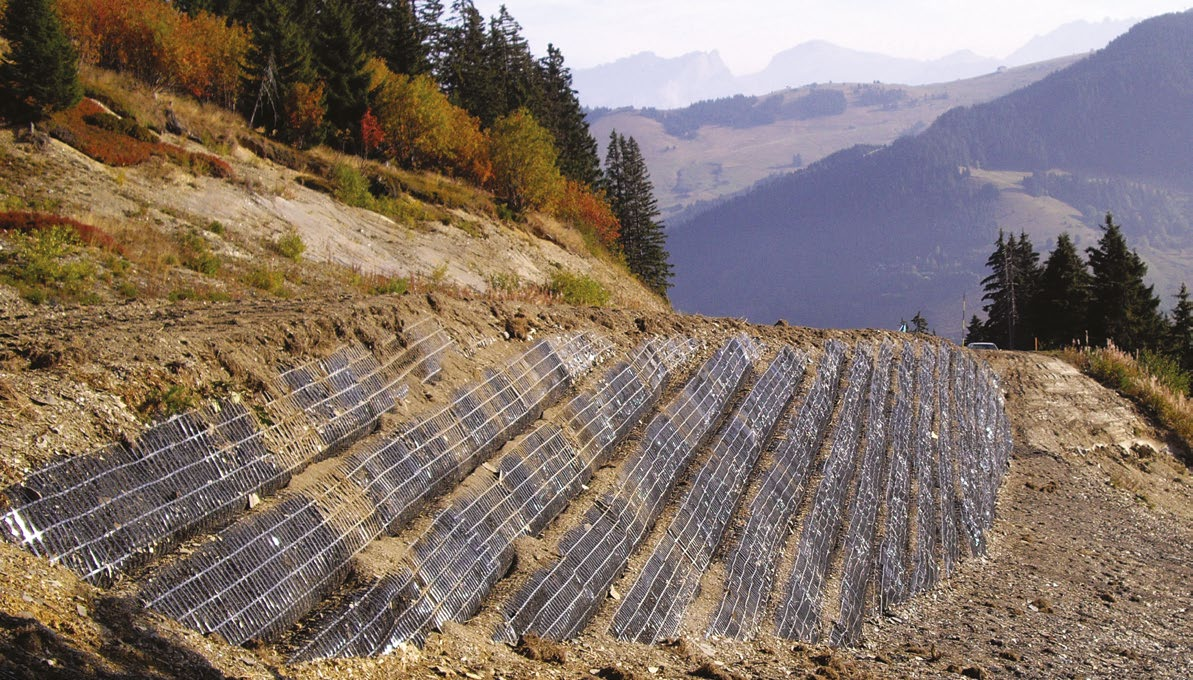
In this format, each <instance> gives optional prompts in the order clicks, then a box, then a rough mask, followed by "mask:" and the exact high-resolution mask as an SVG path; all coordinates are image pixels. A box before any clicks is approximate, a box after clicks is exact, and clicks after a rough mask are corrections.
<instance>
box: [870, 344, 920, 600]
mask: <svg viewBox="0 0 1193 680" xmlns="http://www.w3.org/2000/svg"><path fill="white" fill-rule="evenodd" d="M915 365H916V358H915V351H914V349H913V348H912V345H911V344H910V343H907V342H905V343H903V350H902V351H901V352H900V353H899V373H898V378H897V380H896V383H895V394H894V403H893V404H892V406H891V446H890V451H889V453H888V454H887V457H888V462H887V466H888V472H887V478H886V490H885V492H884V494H883V498H884V500H885V503H884V507H885V509H886V521H885V523H884V524H883V535H882V541H881V543H880V544H879V547H878V562H877V564H876V565H875V567H874V569H875V574H874V578H875V580H876V581H877V584H876V591H877V596H878V606H879V607H881V608H882V609H886V608H887V607H889V606H891V605H893V604H895V603H898V602H902V601H903V600H905V599H907V590H908V579H907V536H908V529H909V520H910V514H909V503H910V502H911V457H912V453H911V438H912V437H911V435H912V428H911V422H912V420H911V419H912V413H913V409H914V406H915V384H914V382H913V381H914V377H913V376H914V375H915V373H914V371H915Z"/></svg>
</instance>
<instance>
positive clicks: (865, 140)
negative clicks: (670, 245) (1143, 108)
mask: <svg viewBox="0 0 1193 680" xmlns="http://www.w3.org/2000/svg"><path fill="white" fill-rule="evenodd" d="M1079 58H1081V57H1065V58H1061V59H1056V60H1052V61H1048V62H1043V63H1038V64H1032V65H1028V66H1023V67H1020V68H1013V69H1007V70H1005V71H1000V72H998V73H991V74H989V75H985V76H981V77H978V78H971V79H968V80H959V81H955V82H948V83H939V84H936V85H922V86H906V85H899V84H889V83H888V84H882V85H877V84H872V83H871V84H849V83H846V84H825V83H820V84H818V85H815V86H804V87H799V88H795V89H790V90H783V91H780V92H777V93H773V94H771V95H763V96H759V97H751V98H744V100H745V101H741V102H738V101H732V100H731V101H732V106H733V108H734V112H733V114H732V115H733V116H734V117H735V118H730V119H729V120H725V116H716V117H713V116H708V115H707V113H705V111H706V110H710V109H711V110H715V109H716V108H717V107H716V106H715V105H716V104H718V102H711V103H705V104H703V105H702V104H696V105H693V106H691V107H689V108H686V109H676V110H670V111H643V110H635V109H630V110H622V109H618V110H615V111H611V112H607V113H602V112H598V113H599V114H601V115H596V114H593V115H590V121H591V128H592V133H593V136H594V137H596V138H597V140H599V141H600V142H601V143H602V145H603V144H604V143H605V140H607V139H608V138H609V133H610V132H611V131H612V130H617V131H618V132H620V133H621V134H625V135H631V136H633V137H634V138H635V139H636V140H637V141H638V143H639V145H640V146H641V147H642V152H643V155H644V156H645V158H646V162H647V165H648V166H649V168H650V172H651V178H652V180H653V181H654V184H655V193H656V195H657V198H658V199H659V206H660V207H661V208H662V210H663V212H664V214H665V216H667V217H670V218H676V217H678V216H679V215H680V213H681V212H682V211H683V210H684V209H685V208H690V207H692V206H694V205H697V204H699V203H701V202H708V201H714V200H716V199H718V198H722V197H725V196H729V195H731V194H733V193H735V192H738V191H742V190H744V189H746V188H748V187H749V186H750V185H752V184H754V183H755V182H758V181H759V180H762V179H764V178H766V177H770V176H771V175H775V174H778V173H784V172H790V171H791V170H794V169H798V168H799V167H801V166H802V165H806V164H811V163H814V162H815V161H818V160H820V159H822V158H824V157H825V156H828V155H829V154H832V153H834V152H836V151H839V150H841V149H845V148H848V147H850V146H853V145H855V144H886V143H888V142H891V141H893V140H894V139H896V138H897V137H899V136H901V135H907V134H913V133H915V132H917V131H919V130H922V129H924V128H925V127H927V126H928V125H931V124H932V122H933V121H934V120H936V118H937V117H938V116H940V115H941V114H942V113H944V112H945V111H947V110H949V109H950V108H953V107H956V106H966V105H971V104H976V103H980V102H984V101H989V100H991V99H994V98H996V97H999V96H1002V95H1004V94H1007V93H1008V92H1012V91H1014V90H1016V89H1019V88H1021V87H1024V86H1026V85H1029V84H1031V83H1033V82H1035V81H1037V80H1039V79H1041V78H1043V77H1044V76H1046V75H1048V74H1049V73H1052V72H1053V71H1057V70H1060V69H1061V68H1064V67H1065V66H1068V65H1070V64H1072V63H1073V62H1074V61H1076V60H1077V59H1079ZM828 92H840V93H841V94H842V95H843V96H844V97H845V99H846V105H845V107H844V111H843V112H838V113H835V114H833V115H789V116H786V117H783V116H779V117H777V119H776V115H775V113H773V112H772V111H773V110H776V109H781V108H782V107H783V106H788V107H793V106H795V105H794V104H793V103H794V102H797V101H799V100H802V99H805V98H807V97H808V96H809V95H810V94H815V95H817V96H824V94H825V93H828ZM720 103H730V102H727V101H723V102H720ZM710 104H711V105H710ZM798 110H799V109H798V108H795V111H796V112H798ZM767 112H770V113H769V115H760V114H765V113H767ZM673 122H674V123H678V125H673ZM673 127H679V128H680V130H679V131H676V130H674V129H672V128H673ZM797 157H798V158H797ZM797 161H798V162H797Z"/></svg>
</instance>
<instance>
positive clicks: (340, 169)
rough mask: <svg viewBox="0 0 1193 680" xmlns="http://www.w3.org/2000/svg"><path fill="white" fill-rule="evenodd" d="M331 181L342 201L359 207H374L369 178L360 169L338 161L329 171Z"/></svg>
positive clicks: (337, 196)
mask: <svg viewBox="0 0 1193 680" xmlns="http://www.w3.org/2000/svg"><path fill="white" fill-rule="evenodd" d="M328 175H329V179H330V180H331V183H332V184H333V185H335V197H336V198H337V199H338V200H339V201H340V202H341V203H346V204H348V205H352V206H356V207H357V208H372V207H373V195H372V194H370V193H369V180H368V179H366V178H365V176H364V175H362V174H361V173H360V171H359V170H357V169H356V168H354V167H352V166H351V165H348V164H347V163H336V164H335V165H333V166H331V170H330V171H328Z"/></svg>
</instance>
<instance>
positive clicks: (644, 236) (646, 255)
mask: <svg viewBox="0 0 1193 680" xmlns="http://www.w3.org/2000/svg"><path fill="white" fill-rule="evenodd" d="M609 146H610V148H609V153H608V157H607V158H606V161H605V163H606V167H607V171H606V180H605V185H606V187H607V191H608V198H609V205H610V207H611V208H612V209H613V214H614V215H616V216H617V219H618V221H619V222H620V223H621V234H620V236H619V241H620V244H621V250H622V253H623V254H624V255H625V259H626V265H627V266H629V268H630V271H631V272H632V273H633V274H634V275H635V276H637V277H638V279H639V280H641V281H642V282H643V283H644V284H646V286H647V287H649V288H650V289H651V290H653V291H655V292H656V293H658V294H659V295H661V296H663V297H664V298H666V297H667V289H668V288H670V287H671V277H672V267H671V263H670V262H669V261H668V254H667V234H666V232H664V231H663V225H662V223H660V222H659V221H658V218H659V209H658V203H657V202H656V201H655V198H654V186H653V185H652V184H651V181H650V172H649V171H648V170H647V168H646V160H645V159H644V158H643V157H642V150H641V148H639V146H638V142H637V141H636V140H635V139H634V138H633V137H628V138H627V137H624V136H622V135H619V134H617V132H616V131H614V132H613V133H612V134H611V135H610V142H609Z"/></svg>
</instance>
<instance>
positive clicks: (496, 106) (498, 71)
mask: <svg viewBox="0 0 1193 680" xmlns="http://www.w3.org/2000/svg"><path fill="white" fill-rule="evenodd" d="M485 64H486V65H487V66H488V69H489V74H488V78H489V82H490V86H491V88H492V89H491V96H492V99H491V100H490V101H489V102H488V103H487V107H486V109H487V110H486V111H484V112H483V113H484V115H481V116H480V119H481V122H482V123H483V122H485V117H486V116H491V117H492V118H493V119H494V120H496V119H497V118H499V117H501V116H505V115H508V114H510V113H512V112H514V111H516V110H518V109H520V108H523V107H526V108H528V109H530V110H531V111H540V110H541V107H540V106H539V100H540V99H541V95H540V92H539V79H538V68H537V64H536V63H535V61H534V56H533V55H532V54H531V53H530V44H529V43H527V42H526V39H525V38H523V37H522V27H521V26H520V25H519V24H518V22H517V21H516V20H515V19H514V17H513V16H512V15H511V14H510V13H509V10H507V9H506V7H505V5H502V6H501V9H500V10H499V11H498V14H497V16H495V17H493V18H492V19H490V20H489V37H488V41H487V42H486V44H485ZM536 118H537V116H536Z"/></svg>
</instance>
